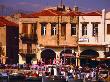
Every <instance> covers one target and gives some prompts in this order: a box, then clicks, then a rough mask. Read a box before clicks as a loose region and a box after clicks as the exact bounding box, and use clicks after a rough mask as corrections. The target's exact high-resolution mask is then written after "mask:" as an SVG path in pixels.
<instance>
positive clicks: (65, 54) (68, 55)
mask: <svg viewBox="0 0 110 82" xmlns="http://www.w3.org/2000/svg"><path fill="white" fill-rule="evenodd" d="M62 56H64V57H75V56H74V55H73V54H67V53H64V54H62Z"/></svg>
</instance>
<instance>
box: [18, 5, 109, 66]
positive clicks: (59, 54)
mask: <svg viewBox="0 0 110 82" xmlns="http://www.w3.org/2000/svg"><path fill="white" fill-rule="evenodd" d="M107 14H109V13H107ZM107 14H106V12H105V10H102V11H101V12H100V11H91V12H80V11H78V7H74V8H73V10H71V9H70V8H68V7H65V6H57V7H56V8H55V7H54V8H49V9H48V8H47V9H44V10H42V11H40V12H36V13H32V14H31V15H29V16H26V17H22V18H20V21H19V27H20V28H19V33H20V39H19V40H20V42H19V49H20V53H19V63H20V64H23V63H34V64H36V63H38V62H39V61H40V62H41V61H43V63H45V64H52V63H53V62H54V61H56V62H57V64H61V63H62V64H70V63H73V64H76V65H80V64H81V65H84V64H86V63H90V64H91V65H92V64H93V63H96V64H94V66H95V65H98V62H97V61H101V60H108V59H106V58H107V57H106V56H107V55H106V54H107V53H108V52H107V50H108V48H109V39H108V38H109V31H108V30H109V17H108V16H109V15H107ZM107 17H108V18H107ZM107 33H108V34H107ZM82 60H83V61H82Z"/></svg>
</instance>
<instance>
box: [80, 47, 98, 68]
mask: <svg viewBox="0 0 110 82" xmlns="http://www.w3.org/2000/svg"><path fill="white" fill-rule="evenodd" d="M98 56H99V53H98V52H97V51H96V50H93V49H86V50H84V51H82V52H81V53H80V58H81V59H80V64H81V66H83V65H89V66H90V67H96V66H97V65H98V61H96V60H92V59H93V58H97V57H98Z"/></svg>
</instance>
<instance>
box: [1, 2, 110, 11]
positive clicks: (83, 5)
mask: <svg viewBox="0 0 110 82" xmlns="http://www.w3.org/2000/svg"><path fill="white" fill-rule="evenodd" d="M60 1H61V0H0V4H4V5H7V6H10V7H12V8H15V9H23V10H29V11H38V10H41V9H44V8H45V7H51V6H57V5H58V4H60ZM63 3H64V4H65V5H66V6H70V7H71V8H73V6H74V5H77V6H78V7H79V8H80V9H81V10H85V11H86V10H102V9H106V10H110V0H63Z"/></svg>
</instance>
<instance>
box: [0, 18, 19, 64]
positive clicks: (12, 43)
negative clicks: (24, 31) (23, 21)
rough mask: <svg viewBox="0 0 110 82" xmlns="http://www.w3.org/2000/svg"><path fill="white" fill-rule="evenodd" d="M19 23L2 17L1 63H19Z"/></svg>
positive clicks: (0, 35)
mask: <svg viewBox="0 0 110 82" xmlns="http://www.w3.org/2000/svg"><path fill="white" fill-rule="evenodd" d="M18 38H19V28H18V25H17V24H15V23H13V22H10V21H8V20H6V19H5V18H4V17H0V59H1V63H3V64H5V63H9V64H13V63H15V64H16V63H18V53H19V40H18Z"/></svg>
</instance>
